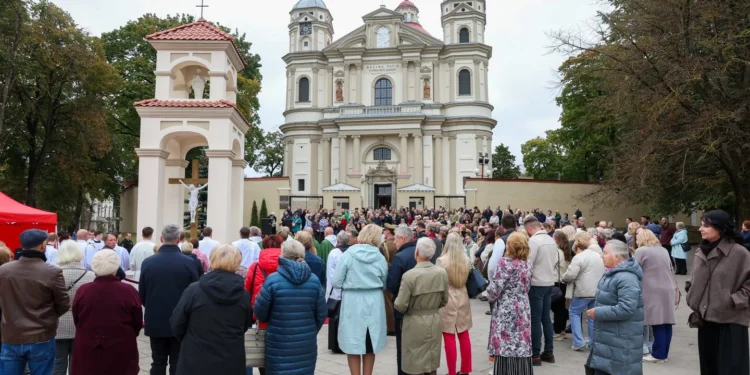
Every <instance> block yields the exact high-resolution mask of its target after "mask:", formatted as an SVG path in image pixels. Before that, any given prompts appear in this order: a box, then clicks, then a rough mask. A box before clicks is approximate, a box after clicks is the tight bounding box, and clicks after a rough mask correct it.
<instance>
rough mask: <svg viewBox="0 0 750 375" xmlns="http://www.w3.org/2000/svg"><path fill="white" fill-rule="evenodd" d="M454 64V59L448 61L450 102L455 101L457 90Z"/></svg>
mask: <svg viewBox="0 0 750 375" xmlns="http://www.w3.org/2000/svg"><path fill="white" fill-rule="evenodd" d="M455 66H456V61H455V60H450V61H448V75H449V76H450V83H451V84H450V95H449V96H448V97H449V98H450V99H451V102H455V101H456V91H458V87H456V72H454V67H455Z"/></svg>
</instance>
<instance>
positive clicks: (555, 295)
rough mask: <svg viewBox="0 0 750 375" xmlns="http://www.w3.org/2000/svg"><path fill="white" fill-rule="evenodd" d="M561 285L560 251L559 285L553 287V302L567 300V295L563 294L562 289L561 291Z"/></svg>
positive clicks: (558, 255) (558, 254) (558, 264)
mask: <svg viewBox="0 0 750 375" xmlns="http://www.w3.org/2000/svg"><path fill="white" fill-rule="evenodd" d="M560 284H562V275H561V274H560V250H558V251H557V285H555V286H553V287H552V302H557V301H559V300H560V299H562V298H565V295H564V294H563V292H562V289H560Z"/></svg>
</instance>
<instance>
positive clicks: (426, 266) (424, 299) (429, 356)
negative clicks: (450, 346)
mask: <svg viewBox="0 0 750 375" xmlns="http://www.w3.org/2000/svg"><path fill="white" fill-rule="evenodd" d="M447 303H448V274H447V273H446V272H445V270H444V269H443V268H442V267H438V266H436V265H434V264H432V263H430V262H421V263H417V266H416V267H414V268H413V269H411V270H409V271H408V272H406V273H405V274H404V277H403V278H402V279H401V288H399V291H398V297H396V301H395V302H394V303H393V307H394V308H395V309H396V310H398V311H400V312H402V313H404V314H405V316H404V321H403V326H402V333H401V337H402V339H401V367H402V370H403V371H404V372H405V373H407V374H424V373H429V372H432V371H435V370H437V369H438V368H439V367H440V354H441V343H442V330H441V328H442V327H441V323H440V313H439V309H440V308H441V307H444V306H445V305H446V304H447Z"/></svg>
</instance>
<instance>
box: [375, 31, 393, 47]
mask: <svg viewBox="0 0 750 375" xmlns="http://www.w3.org/2000/svg"><path fill="white" fill-rule="evenodd" d="M377 45H378V48H388V47H390V46H391V30H390V29H389V28H387V27H385V26H383V27H381V28H379V29H378V31H377Z"/></svg>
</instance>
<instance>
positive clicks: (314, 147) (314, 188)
mask: <svg viewBox="0 0 750 375" xmlns="http://www.w3.org/2000/svg"><path fill="white" fill-rule="evenodd" d="M319 147H320V140H319V139H311V140H310V190H309V192H310V195H317V194H318V192H319V191H318V189H319V186H318V148H319Z"/></svg>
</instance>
